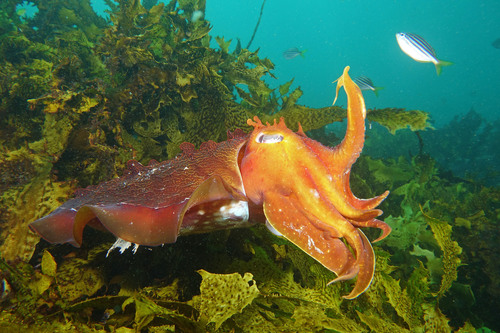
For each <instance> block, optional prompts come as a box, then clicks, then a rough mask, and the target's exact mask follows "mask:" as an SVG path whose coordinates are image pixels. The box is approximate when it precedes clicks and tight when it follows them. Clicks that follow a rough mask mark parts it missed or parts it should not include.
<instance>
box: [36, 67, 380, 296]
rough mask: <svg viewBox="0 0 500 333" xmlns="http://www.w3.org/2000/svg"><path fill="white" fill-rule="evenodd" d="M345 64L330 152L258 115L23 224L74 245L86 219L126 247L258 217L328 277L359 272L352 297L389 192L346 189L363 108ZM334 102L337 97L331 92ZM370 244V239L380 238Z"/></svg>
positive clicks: (371, 264) (371, 258) (366, 279)
mask: <svg viewBox="0 0 500 333" xmlns="http://www.w3.org/2000/svg"><path fill="white" fill-rule="evenodd" d="M348 70H349V67H346V69H345V70H344V73H343V75H342V76H341V77H340V78H339V79H338V80H337V95H338V92H339V89H340V88H341V87H344V89H345V91H346V93H347V98H348V107H347V131H346V135H345V138H344V140H343V141H342V142H341V143H340V144H339V145H338V146H337V147H334V148H330V147H326V146H323V145H322V144H320V143H319V142H317V141H314V140H312V139H309V138H308V137H306V135H305V134H304V132H303V131H302V128H299V131H298V132H297V133H294V132H292V131H291V130H289V129H288V128H287V127H286V125H285V122H284V120H283V118H281V119H280V120H279V122H276V120H275V121H274V124H273V125H270V124H267V125H264V124H262V122H261V121H260V120H259V118H257V117H255V118H254V120H253V121H252V120H248V124H249V125H251V126H253V127H254V130H253V132H252V133H251V134H250V135H247V134H245V133H243V131H241V130H240V131H238V130H237V131H235V132H233V133H228V134H229V135H228V136H229V138H228V140H226V141H223V142H219V143H215V142H213V141H208V142H206V143H203V144H202V145H201V146H200V148H199V149H195V147H194V146H193V145H192V144H189V143H183V144H182V145H181V149H182V150H183V153H182V154H181V155H180V156H178V157H176V158H175V159H172V160H168V161H164V162H161V163H159V162H156V161H151V162H150V163H149V165H142V164H140V163H139V162H137V161H129V163H128V167H127V170H126V171H125V172H124V174H123V176H122V177H119V178H115V179H112V180H109V181H107V182H104V183H101V184H99V185H97V186H89V187H88V188H86V189H82V190H79V191H77V193H76V194H75V197H74V198H73V199H71V200H68V201H67V202H65V203H64V204H63V205H61V206H60V207H59V208H57V209H56V210H54V211H53V212H52V213H50V214H49V215H47V216H44V217H42V218H40V219H38V220H36V221H34V222H33V223H31V224H30V228H31V229H32V230H33V231H34V232H36V233H37V234H39V235H40V236H42V237H43V238H44V239H46V240H47V241H49V242H51V243H70V244H72V245H74V246H77V247H78V246H80V245H81V244H82V242H83V230H84V228H85V227H86V226H87V225H90V226H92V227H95V228H98V229H101V230H104V231H108V232H111V233H112V234H114V235H115V236H116V237H117V242H116V243H115V245H114V246H113V247H112V248H111V249H110V251H111V250H112V249H114V248H120V251H123V250H124V249H126V248H127V247H128V246H130V245H131V244H136V249H137V246H138V245H145V246H158V245H161V244H165V243H173V242H175V241H176V239H177V237H178V236H180V235H188V234H192V233H201V232H209V231H212V230H217V229H228V228H236V227H248V226H251V225H252V224H254V223H258V222H261V223H262V222H265V221H266V220H267V225H268V227H270V228H271V230H273V231H277V232H278V233H279V234H281V235H282V236H283V237H285V238H287V239H288V240H290V241H291V242H292V243H294V244H295V245H297V246H298V247H299V248H301V249H302V250H304V251H305V252H306V253H308V254H309V255H310V256H312V257H313V258H314V259H316V260H317V261H318V262H320V263H321V264H322V265H323V266H325V267H326V268H327V269H329V270H330V271H332V272H334V273H336V274H337V278H336V279H335V280H333V281H332V282H335V281H341V280H347V279H353V278H355V277H357V280H356V283H355V286H354V289H353V290H352V291H351V293H350V294H349V295H347V296H344V297H345V298H348V299H352V298H355V297H357V296H359V295H360V294H361V293H363V292H364V291H365V290H366V289H367V288H368V287H369V285H370V283H371V280H372V278H373V274H374V270H375V255H374V252H373V248H372V246H371V244H370V241H369V240H368V239H367V238H366V236H365V235H364V234H363V232H362V231H361V229H360V228H362V227H375V228H379V229H381V230H382V235H381V236H380V237H379V238H378V239H377V240H381V239H383V238H384V237H386V236H387V235H388V234H389V232H390V228H389V226H388V225H387V224H385V223H384V222H382V221H379V220H377V217H378V216H379V215H380V214H382V211H380V210H379V209H376V207H377V206H378V205H379V204H380V202H382V200H384V199H385V197H386V196H387V195H388V192H385V193H384V194H382V195H380V196H378V197H375V198H372V199H358V198H357V197H355V196H354V195H353V193H352V192H351V189H350V186H349V175H350V170H351V166H352V164H353V163H354V162H355V161H356V159H357V158H358V156H359V155H360V153H361V150H362V149H363V144H364V139H365V116H366V109H365V104H364V100H363V96H362V94H361V91H360V89H359V88H358V86H356V84H354V82H353V81H352V80H351V78H350V77H349V75H348ZM335 98H336V97H335ZM377 240H376V241H377Z"/></svg>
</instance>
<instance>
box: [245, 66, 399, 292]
mask: <svg viewBox="0 0 500 333" xmlns="http://www.w3.org/2000/svg"><path fill="white" fill-rule="evenodd" d="M348 70H349V67H346V69H345V70H344V73H343V75H342V76H341V77H340V78H339V79H338V81H337V94H338V91H339V89H340V88H341V87H342V86H343V87H344V88H345V91H346V93H347V97H348V111H347V112H348V125H347V131H346V135H345V138H344V140H343V141H342V142H341V143H340V144H339V145H338V146H337V147H334V148H329V147H325V146H323V145H321V144H320V143H318V142H316V141H314V140H312V139H309V138H307V137H306V136H305V134H304V133H303V131H302V129H301V128H300V129H299V131H298V132H297V133H294V132H292V131H291V130H289V129H288V128H287V127H286V125H285V123H284V120H283V118H281V119H280V121H279V122H278V123H277V122H276V121H274V124H273V125H269V124H267V125H263V124H262V123H261V122H260V120H259V119H258V118H257V117H255V118H254V121H252V120H248V124H249V125H251V126H253V127H254V128H255V129H254V131H253V132H252V134H251V135H250V138H249V139H248V143H247V145H246V148H245V154H244V157H243V160H242V163H241V174H242V179H243V185H244V188H245V191H246V196H247V197H248V198H249V199H250V200H251V201H252V202H254V203H255V204H261V205H263V208H264V214H265V216H266V218H267V221H268V223H269V224H270V225H271V226H272V227H273V228H274V229H275V230H276V231H278V232H279V233H280V234H281V235H283V236H284V237H285V238H287V239H288V240H290V241H291V242H292V243H294V244H295V245H297V246H298V247H299V248H301V249H302V250H304V251H305V252H307V253H308V254H309V255H311V256H312V257H313V258H314V259H316V260H317V261H319V262H320V263H321V264H322V265H323V266H325V267H326V268H328V269H329V270H331V271H333V272H335V273H336V274H337V278H336V279H335V280H333V281H331V283H332V282H336V281H340V280H347V279H352V278H354V277H356V276H357V281H356V284H355V287H354V289H353V290H352V291H351V293H350V294H349V295H347V296H344V297H345V298H347V299H352V298H355V297H357V296H359V295H360V294H361V293H363V292H364V291H365V290H366V289H367V288H368V287H369V285H370V283H371V281H372V278H373V274H374V269H375V255H374V252H373V248H372V246H371V244H370V242H369V241H368V239H367V237H366V236H365V235H364V233H363V232H362V231H361V230H360V229H359V227H376V228H380V229H382V231H383V233H382V235H381V236H380V237H379V238H378V239H377V240H381V239H383V238H384V237H386V236H387V235H388V234H389V232H390V227H389V226H388V225H386V224H385V223H384V222H382V221H379V220H377V219H376V217H377V216H379V215H380V214H381V213H382V212H381V211H380V210H378V209H375V207H376V206H377V205H379V204H380V202H381V201H382V200H384V199H385V197H386V196H387V195H388V192H385V193H384V194H382V195H380V196H378V197H375V198H372V199H366V200H363V199H358V198H356V197H355V196H354V195H353V193H352V192H351V190H350V187H349V175H350V170H351V166H352V164H353V163H354V162H355V161H356V159H357V158H358V156H359V154H360V153H361V150H362V148H363V143H364V138H365V116H366V108H365V104H364V100H363V96H362V94H361V91H360V89H359V88H358V87H357V86H356V85H355V84H354V82H353V81H352V80H351V78H350V77H349V75H348ZM342 239H345V240H346V242H347V244H349V246H350V247H351V248H352V249H353V252H354V253H353V252H351V251H350V250H349V248H348V247H347V246H346V244H345V243H344V242H343V241H342Z"/></svg>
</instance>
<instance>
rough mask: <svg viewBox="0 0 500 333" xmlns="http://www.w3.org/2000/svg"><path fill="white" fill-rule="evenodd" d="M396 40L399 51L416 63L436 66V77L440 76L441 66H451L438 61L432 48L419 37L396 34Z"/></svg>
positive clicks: (403, 33) (409, 34)
mask: <svg viewBox="0 0 500 333" xmlns="http://www.w3.org/2000/svg"><path fill="white" fill-rule="evenodd" d="M396 40H397V41H398V44H399V47H400V48H401V51H403V52H404V53H406V54H407V55H408V56H410V58H412V59H413V60H416V61H418V62H432V63H433V64H434V66H436V72H437V75H439V74H441V68H442V67H443V66H449V65H452V64H453V63H451V62H449V61H444V60H439V59H438V58H437V56H436V52H435V51H434V49H433V48H432V46H430V45H429V43H427V42H426V41H425V39H423V38H422V37H420V36H419V35H415V34H411V33H406V32H398V33H397V34H396Z"/></svg>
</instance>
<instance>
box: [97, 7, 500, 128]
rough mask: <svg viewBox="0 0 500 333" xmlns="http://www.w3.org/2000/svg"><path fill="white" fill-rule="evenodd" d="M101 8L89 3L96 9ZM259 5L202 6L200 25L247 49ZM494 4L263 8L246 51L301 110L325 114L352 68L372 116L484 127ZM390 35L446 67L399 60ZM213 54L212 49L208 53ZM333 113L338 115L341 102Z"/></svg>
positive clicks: (498, 74)
mask: <svg viewBox="0 0 500 333" xmlns="http://www.w3.org/2000/svg"><path fill="white" fill-rule="evenodd" d="M101 1H102V0H95V1H94V3H95V4H96V7H97V8H102V7H101V6H102V5H101ZM261 4H262V1H243V0H234V1H226V0H207V4H206V12H205V18H206V19H207V20H209V21H210V22H211V24H212V25H213V30H212V32H211V35H212V36H224V37H225V39H226V40H227V39H233V44H232V47H233V48H234V47H235V46H236V38H240V39H241V42H242V46H243V47H245V46H246V45H247V44H248V42H249V40H250V38H251V35H252V32H253V30H254V27H255V24H256V22H257V19H258V16H259V12H260V8H261ZM499 13H500V1H498V0H488V1H466V0H463V1H417V0H411V1H395V0H379V1H367V0H365V1H338V0H318V1H308V2H305V1H298V0H288V1H283V0H267V2H266V4H265V7H264V13H263V16H262V19H261V22H260V26H259V29H258V31H257V34H256V36H255V39H254V41H253V42H252V45H251V47H250V49H251V50H256V49H257V48H260V51H259V55H260V56H261V57H268V58H270V59H271V60H272V61H273V62H274V64H275V65H276V67H275V70H274V71H273V74H274V75H275V76H276V77H277V80H274V79H268V82H269V83H270V85H271V87H273V88H275V87H278V86H279V85H280V84H283V83H285V82H287V81H289V80H291V79H292V78H295V81H294V85H293V86H292V87H296V86H300V87H301V89H302V90H303V91H304V95H303V97H302V98H301V99H300V100H299V103H300V104H304V105H307V106H311V107H323V106H327V105H330V104H331V102H332V101H333V97H334V85H332V84H331V82H332V81H333V80H335V79H337V78H338V77H339V76H340V74H341V73H342V69H343V68H344V66H346V65H349V66H351V75H352V76H353V77H354V76H358V75H365V76H368V77H370V78H371V79H372V80H373V82H374V83H375V85H377V86H382V87H384V88H385V89H384V90H382V91H381V92H380V97H378V98H377V97H375V95H374V94H373V93H371V92H365V94H364V95H365V98H366V103H367V106H368V107H369V108H371V107H379V108H383V107H405V108H407V109H419V110H424V111H428V112H430V113H431V116H432V119H433V121H434V122H435V125H436V126H439V125H442V124H445V123H448V122H449V121H450V120H451V119H452V118H453V117H454V116H456V115H462V114H465V113H466V112H468V111H469V110H470V109H471V108H474V109H475V110H476V112H478V113H479V114H481V115H482V116H483V117H484V118H486V119H487V120H494V119H498V118H499V105H500V93H499V92H498V90H499V88H500V50H499V49H495V48H493V47H492V46H491V43H492V41H494V40H495V39H497V38H499V37H500V16H499ZM397 32H412V33H415V34H418V35H420V36H422V37H423V38H425V39H426V40H427V41H428V42H429V44H431V45H432V46H433V48H434V49H435V51H436V53H437V55H438V58H439V59H443V60H447V61H452V62H453V63H454V65H452V66H449V67H445V68H443V73H442V74H441V76H439V77H438V76H437V75H436V70H435V68H434V65H432V64H430V63H418V62H416V61H414V60H413V59H411V58H409V57H408V56H407V55H406V54H404V53H403V52H402V51H401V50H400V49H399V46H398V44H397V42H396V38H395V34H396V33H397ZM214 45H216V44H215V43H214ZM291 47H298V48H299V49H307V52H306V54H305V55H306V56H305V58H304V59H303V58H301V57H297V58H294V59H291V60H287V59H285V58H283V54H282V53H283V51H285V50H287V49H288V48H291ZM339 104H341V105H342V104H343V105H345V99H343V98H341V99H340V100H339Z"/></svg>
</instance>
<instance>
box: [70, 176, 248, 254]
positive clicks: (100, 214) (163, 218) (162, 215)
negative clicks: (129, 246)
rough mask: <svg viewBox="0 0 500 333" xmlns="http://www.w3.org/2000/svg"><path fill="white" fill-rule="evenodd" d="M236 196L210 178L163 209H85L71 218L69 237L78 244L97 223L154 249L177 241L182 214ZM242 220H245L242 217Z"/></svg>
mask: <svg viewBox="0 0 500 333" xmlns="http://www.w3.org/2000/svg"><path fill="white" fill-rule="evenodd" d="M235 196H237V195H236V192H234V191H230V190H228V186H227V185H226V184H225V183H224V181H223V180H222V179H221V177H219V176H212V177H210V178H208V179H207V180H205V181H204V182H203V183H201V184H200V186H198V187H197V188H196V190H195V191H194V192H193V193H192V195H191V196H190V197H189V198H186V200H185V201H182V202H179V203H178V204H174V205H169V206H166V207H148V206H139V205H132V204H121V203H117V204H108V205H86V206H83V207H81V208H80V209H79V210H78V212H77V213H76V216H75V218H74V226H73V236H74V239H75V242H76V243H77V244H81V243H82V234H83V229H84V228H85V226H86V225H87V224H88V223H89V222H91V221H93V220H94V219H97V220H98V221H99V222H100V224H101V225H102V227H104V228H105V229H107V230H108V231H110V232H111V233H113V234H114V235H115V236H117V237H118V238H120V239H123V240H125V241H127V242H130V243H135V244H140V245H147V246H157V245H161V244H165V243H174V242H175V241H176V240H177V236H178V235H179V232H180V229H181V227H182V223H183V219H184V215H185V214H186V212H187V211H188V210H189V209H190V208H192V207H194V206H196V205H200V204H203V203H207V202H213V201H218V200H220V201H222V200H228V199H233V198H234V197H235ZM243 218H245V217H243Z"/></svg>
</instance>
